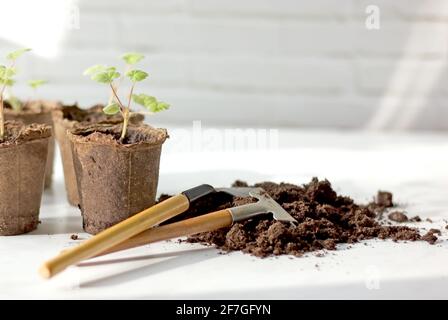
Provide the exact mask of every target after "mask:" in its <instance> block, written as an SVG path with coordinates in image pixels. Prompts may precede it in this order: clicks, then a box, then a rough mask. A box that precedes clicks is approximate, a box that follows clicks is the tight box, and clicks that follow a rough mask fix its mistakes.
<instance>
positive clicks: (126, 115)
mask: <svg viewBox="0 0 448 320" xmlns="http://www.w3.org/2000/svg"><path fill="white" fill-rule="evenodd" d="M122 116H123V129H121V137H120V140H121V141H123V139H124V138H125V137H126V132H127V129H128V123H129V109H125V110H124V112H123V113H122Z"/></svg>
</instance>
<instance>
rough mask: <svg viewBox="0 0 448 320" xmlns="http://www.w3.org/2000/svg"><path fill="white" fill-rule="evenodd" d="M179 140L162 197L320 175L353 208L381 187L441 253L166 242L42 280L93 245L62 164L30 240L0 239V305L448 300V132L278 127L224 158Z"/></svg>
mask: <svg viewBox="0 0 448 320" xmlns="http://www.w3.org/2000/svg"><path fill="white" fill-rule="evenodd" d="M173 133H174V134H173ZM180 133H181V131H176V130H172V139H171V141H169V142H168V143H167V144H166V148H165V151H164V154H163V158H162V165H161V173H160V184H159V192H169V193H174V192H178V191H181V190H183V189H185V188H188V187H191V186H194V185H196V184H199V183H204V182H207V183H210V184H213V185H216V186H220V185H228V184H230V183H231V182H232V181H233V180H235V179H237V178H239V179H245V180H247V181H249V182H258V181H263V180H273V181H278V182H279V181H289V182H293V183H305V182H308V181H309V180H310V178H311V177H312V176H318V177H320V178H325V177H327V178H328V179H329V180H330V181H332V183H333V185H334V187H335V189H336V190H337V191H338V192H340V193H342V194H346V195H351V196H353V197H354V198H355V199H356V200H357V201H360V202H367V201H369V200H370V199H371V197H372V196H373V195H374V194H375V193H376V191H377V190H378V189H380V188H381V189H386V190H390V191H392V192H394V194H395V195H396V201H398V202H399V203H401V204H402V205H403V206H404V208H405V209H406V210H407V212H408V213H409V214H410V215H416V214H418V215H420V216H421V217H422V218H423V219H425V218H427V217H431V219H432V220H433V221H434V222H433V223H429V222H422V223H419V224H418V226H420V227H422V228H430V227H438V228H441V230H442V232H443V237H442V238H441V240H440V241H439V242H437V244H436V245H429V244H427V243H426V242H414V243H399V244H396V243H393V242H391V241H379V240H371V241H367V243H368V244H369V245H368V246H366V245H364V244H363V243H360V244H356V245H353V246H352V247H351V248H347V246H344V245H341V246H339V250H337V251H333V252H330V253H329V254H327V255H325V256H324V257H317V256H316V255H315V254H308V255H306V256H305V257H301V258H292V257H288V256H282V257H276V258H266V259H258V258H255V257H252V256H250V255H245V254H241V253H231V254H226V255H222V254H219V252H218V250H216V249H214V248H210V247H204V246H201V245H198V244H195V245H193V244H184V243H183V244H178V243H177V242H175V241H172V242H162V243H157V244H153V245H150V246H145V247H141V248H136V249H132V250H129V251H127V252H120V253H115V254H113V255H109V256H106V257H102V258H98V259H95V260H91V261H89V262H86V263H84V264H83V265H81V266H75V267H71V268H69V269H68V270H67V271H66V272H64V273H62V274H60V275H59V276H57V277H55V278H54V279H52V280H50V281H46V280H42V279H40V278H39V276H38V273H37V269H38V266H39V265H40V264H41V263H42V262H43V261H44V260H45V259H47V258H50V257H52V256H53V255H55V254H57V253H58V252H59V251H60V250H62V249H64V248H67V247H70V246H72V245H75V244H77V243H79V242H78V241H73V240H71V239H70V235H71V234H74V233H75V234H78V235H79V237H80V238H81V239H85V238H87V237H88V235H87V234H85V233H83V232H82V228H81V218H80V215H79V212H78V209H77V208H73V207H70V206H69V205H68V204H67V203H66V201H65V191H64V186H63V180H62V174H61V164H60V161H59V160H58V161H57V164H56V175H55V182H54V187H53V190H52V191H49V192H46V193H45V195H44V198H43V203H42V208H41V220H42V224H40V225H39V228H38V229H37V230H36V231H34V232H31V233H29V234H27V235H21V236H13V237H1V238H0V298H3V299H14V298H31V299H47V298H48V299H83V298H87V299H95V298H96V299H116V298H134V299H146V298H149V299H152V298H159V299H175V298H177V299H204V298H205V299H219V298H230V299H232V298H235V299H257V298H269V299H270V298H272V299H302V298H304V299H316V298H317V299H319V298H340V299H345V298H348V299H371V298H385V299H393V298H424V299H426V298H428V299H429V298H448V245H447V240H446V239H447V233H448V230H447V229H445V228H444V227H445V225H447V222H446V221H447V220H448V170H447V164H448V135H441V134H397V133H388V134H376V133H366V132H328V131H327V132H324V131H299V130H281V131H280V133H279V139H280V143H279V146H278V148H277V149H275V150H272V149H269V150H267V149H260V150H251V151H228V150H227V151H223V150H219V148H218V149H217V148H216V145H215V146H213V145H208V146H207V144H206V143H204V146H203V148H201V149H200V150H199V151H197V152H190V151H189V150H188V147H186V142H185V139H184V138H185V137H184V136H183V137H180V136H179V135H180ZM176 134H177V135H176ZM195 150H198V149H197V148H196V149H195ZM410 225H412V224H410Z"/></svg>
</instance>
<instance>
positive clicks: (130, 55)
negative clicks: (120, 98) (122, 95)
mask: <svg viewBox="0 0 448 320" xmlns="http://www.w3.org/2000/svg"><path fill="white" fill-rule="evenodd" d="M144 57H145V56H144V55H142V54H141V53H137V52H127V53H125V54H123V55H122V56H121V59H122V60H123V61H124V62H125V64H126V65H125V71H124V72H123V73H122V74H121V76H120V78H119V79H118V80H117V81H116V82H115V83H114V89H115V91H116V92H117V93H118V89H119V87H120V86H121V85H122V83H123V80H124V78H125V75H126V73H127V72H128V71H129V70H131V69H132V68H133V67H134V65H136V64H137V63H138V62H140V61H141V60H143V58H144ZM113 101H115V102H117V101H116V99H115V96H114V94H113V93H112V92H111V93H110V96H109V104H110V103H112V102H113Z"/></svg>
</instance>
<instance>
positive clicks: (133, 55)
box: [121, 52, 145, 65]
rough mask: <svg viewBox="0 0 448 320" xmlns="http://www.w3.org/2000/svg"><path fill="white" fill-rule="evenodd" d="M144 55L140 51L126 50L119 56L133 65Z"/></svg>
mask: <svg viewBox="0 0 448 320" xmlns="http://www.w3.org/2000/svg"><path fill="white" fill-rule="evenodd" d="M144 57H145V56H144V55H142V54H141V53H137V52H128V53H125V54H124V55H122V56H121V58H122V59H123V60H124V61H125V62H126V64H128V65H134V64H136V63H137V62H139V61H140V60H142V59H143V58H144Z"/></svg>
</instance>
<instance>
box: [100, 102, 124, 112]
mask: <svg viewBox="0 0 448 320" xmlns="http://www.w3.org/2000/svg"><path fill="white" fill-rule="evenodd" d="M103 112H104V113H105V114H107V115H114V114H117V113H118V112H120V106H119V105H118V104H117V103H115V102H113V103H111V104H108V105H107V106H105V107H104V108H103Z"/></svg>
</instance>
